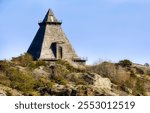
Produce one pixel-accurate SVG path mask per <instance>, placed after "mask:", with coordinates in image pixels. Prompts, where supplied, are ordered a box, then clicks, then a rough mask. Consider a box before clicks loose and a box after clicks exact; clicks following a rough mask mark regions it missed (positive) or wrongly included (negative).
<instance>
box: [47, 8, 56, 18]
mask: <svg viewBox="0 0 150 113" xmlns="http://www.w3.org/2000/svg"><path fill="white" fill-rule="evenodd" d="M47 13H48V14H49V15H52V16H53V15H54V13H53V11H52V10H51V9H50V8H49V9H48V12H47Z"/></svg>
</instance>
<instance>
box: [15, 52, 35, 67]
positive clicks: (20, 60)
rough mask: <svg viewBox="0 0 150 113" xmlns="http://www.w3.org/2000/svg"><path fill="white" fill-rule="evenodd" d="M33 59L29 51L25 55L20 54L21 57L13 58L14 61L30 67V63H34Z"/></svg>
mask: <svg viewBox="0 0 150 113" xmlns="http://www.w3.org/2000/svg"><path fill="white" fill-rule="evenodd" d="M32 61H33V58H32V56H31V55H30V54H28V53H24V54H23V55H20V56H19V57H17V58H13V59H12V62H15V63H18V64H20V65H21V66H24V67H29V66H30V65H33V64H32Z"/></svg>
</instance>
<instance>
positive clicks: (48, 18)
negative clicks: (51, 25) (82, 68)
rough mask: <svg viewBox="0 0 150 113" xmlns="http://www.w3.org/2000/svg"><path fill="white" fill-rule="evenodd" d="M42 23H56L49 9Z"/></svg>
mask: <svg viewBox="0 0 150 113" xmlns="http://www.w3.org/2000/svg"><path fill="white" fill-rule="evenodd" d="M43 22H58V21H57V19H56V17H55V15H54V13H53V11H52V10H51V9H49V10H48V12H47V13H46V15H45V18H44V19H43Z"/></svg>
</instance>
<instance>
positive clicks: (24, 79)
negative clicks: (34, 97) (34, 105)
mask: <svg viewBox="0 0 150 113" xmlns="http://www.w3.org/2000/svg"><path fill="white" fill-rule="evenodd" d="M7 76H8V77H9V79H10V80H11V84H10V85H11V88H13V89H17V90H20V91H22V92H24V94H25V95H28V94H29V92H32V91H33V87H34V79H33V77H32V75H31V73H22V72H20V71H19V70H17V69H10V70H9V73H8V75H7Z"/></svg>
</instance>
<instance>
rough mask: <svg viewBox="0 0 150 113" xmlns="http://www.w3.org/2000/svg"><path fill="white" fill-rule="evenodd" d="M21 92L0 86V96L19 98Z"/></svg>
mask: <svg viewBox="0 0 150 113" xmlns="http://www.w3.org/2000/svg"><path fill="white" fill-rule="evenodd" d="M21 95H22V94H21V92H19V91H17V90H15V89H12V88H9V87H7V86H4V85H1V84H0V96H21Z"/></svg>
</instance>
